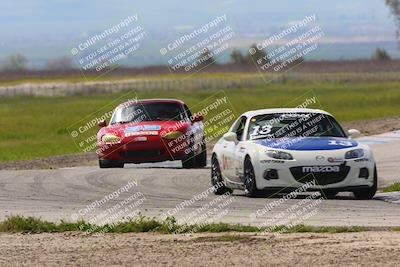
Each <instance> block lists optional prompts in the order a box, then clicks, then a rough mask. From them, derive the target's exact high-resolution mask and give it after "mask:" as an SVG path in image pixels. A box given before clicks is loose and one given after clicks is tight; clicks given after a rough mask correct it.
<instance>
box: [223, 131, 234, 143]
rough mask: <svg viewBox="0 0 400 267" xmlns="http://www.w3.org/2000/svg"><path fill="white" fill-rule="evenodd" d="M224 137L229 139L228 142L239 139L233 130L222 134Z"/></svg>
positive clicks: (226, 139)
mask: <svg viewBox="0 0 400 267" xmlns="http://www.w3.org/2000/svg"><path fill="white" fill-rule="evenodd" d="M222 138H224V140H225V141H228V142H236V141H237V135H236V133H233V132H227V133H226V134H224V135H223V136H222Z"/></svg>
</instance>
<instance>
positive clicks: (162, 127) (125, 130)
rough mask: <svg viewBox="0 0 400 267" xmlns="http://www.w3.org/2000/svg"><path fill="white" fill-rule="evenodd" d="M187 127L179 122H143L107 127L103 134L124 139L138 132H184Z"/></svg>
mask: <svg viewBox="0 0 400 267" xmlns="http://www.w3.org/2000/svg"><path fill="white" fill-rule="evenodd" d="M187 126H188V123H186V122H179V121H143V122H131V123H124V124H114V125H109V126H108V127H105V128H103V129H104V133H113V134H115V135H117V136H119V137H125V136H126V135H129V134H133V133H139V132H153V133H155V132H158V133H159V134H161V133H163V134H165V133H168V132H172V131H182V132H185V131H186V129H187Z"/></svg>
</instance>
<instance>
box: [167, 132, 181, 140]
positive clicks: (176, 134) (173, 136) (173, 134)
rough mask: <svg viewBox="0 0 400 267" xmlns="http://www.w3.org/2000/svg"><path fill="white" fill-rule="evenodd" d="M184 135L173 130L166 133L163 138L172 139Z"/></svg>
mask: <svg viewBox="0 0 400 267" xmlns="http://www.w3.org/2000/svg"><path fill="white" fill-rule="evenodd" d="M182 135H183V133H182V132H179V131H173V132H169V133H166V134H165V135H164V136H163V137H162V138H164V139H168V140H172V139H177V138H179V137H181V136H182Z"/></svg>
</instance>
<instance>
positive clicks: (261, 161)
mask: <svg viewBox="0 0 400 267" xmlns="http://www.w3.org/2000/svg"><path fill="white" fill-rule="evenodd" d="M260 163H285V162H284V161H283V160H276V159H268V160H266V159H265V160H260Z"/></svg>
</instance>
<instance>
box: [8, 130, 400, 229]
mask: <svg viewBox="0 0 400 267" xmlns="http://www.w3.org/2000/svg"><path fill="white" fill-rule="evenodd" d="M398 136H399V135H398V134H395V135H391V134H389V135H380V136H373V137H365V138H362V139H361V140H363V142H366V143H369V144H371V147H372V148H373V151H374V153H375V158H376V161H377V166H378V174H379V179H380V180H379V185H380V186H384V185H388V184H391V183H393V182H395V181H400V138H399V137H398ZM129 182H131V184H133V183H136V184H137V186H133V187H131V188H129V190H127V192H122V193H120V194H119V195H118V197H114V198H112V199H111V198H110V197H109V198H108V199H107V200H106V201H105V202H102V203H101V204H99V201H101V200H104V198H105V197H106V196H108V195H110V194H112V193H113V192H115V191H117V190H118V189H119V188H122V187H124V186H126V185H127V184H128V183H129ZM209 188H210V168H209V167H206V168H203V169H192V170H188V169H182V168H181V165H180V162H166V163H160V164H140V165H135V164H129V165H126V167H125V168H124V169H99V167H98V166H85V167H73V168H61V169H56V170H19V171H10V170H2V171H0V219H4V218H5V217H6V216H9V215H25V216H35V217H41V218H43V219H46V220H51V221H59V220H60V219H65V220H68V221H71V220H72V221H74V220H77V219H81V218H83V219H85V220H93V221H94V222H97V223H100V222H101V220H100V219H99V218H103V219H106V220H108V222H110V221H117V220H118V219H120V218H122V217H130V216H133V215H135V214H137V212H140V213H141V214H142V215H145V216H150V217H153V216H155V217H159V218H164V217H165V216H166V215H173V216H174V217H176V218H177V219H178V222H182V223H185V222H186V223H194V222H197V223H201V222H203V221H204V220H206V219H209V220H210V221H222V222H229V223H242V224H252V225H259V226H263V225H274V224H277V222H278V221H279V222H282V219H284V218H287V217H288V216H289V214H297V215H296V216H297V217H292V218H291V220H292V221H291V222H296V223H304V224H308V225H316V226H371V227H389V226H400V204H396V203H390V202H387V201H383V200H382V199H384V198H385V197H386V195H385V194H378V195H377V197H376V198H375V199H374V200H355V199H354V198H353V197H352V195H351V194H350V193H341V194H340V195H338V196H337V197H336V198H335V199H324V200H319V198H316V199H311V200H307V199H306V198H307V196H310V194H309V193H307V194H302V195H300V196H298V197H297V198H295V199H288V200H285V201H282V196H273V197H261V198H255V199H250V198H246V197H245V196H243V192H242V191H234V193H233V195H232V196H227V197H225V198H217V196H215V195H213V194H208V193H207V192H209V191H207V190H208V189H209ZM202 192H206V193H204V194H203V195H202V196H201V197H198V198H197V200H194V201H192V202H190V203H188V201H189V200H191V199H193V198H194V197H195V196H198V195H199V194H201V193H202ZM390 196H392V197H393V194H390ZM394 196H395V197H394V199H395V200H396V199H398V196H397V195H394ZM96 201H98V202H97V204H96V206H93V207H92V208H88V205H90V204H91V203H96ZM185 201H186V202H185ZM181 203H185V204H184V205H185V206H183V207H181V208H180V209H179V210H178V209H176V207H177V206H179V205H181ZM271 203H274V204H276V206H274V207H273V208H272V209H271V206H268V205H270V204H271ZM118 205H119V206H118ZM129 205H130V206H129ZM128 206H129V207H128ZM266 206H268V207H269V208H270V209H269V210H268V212H265V207H266ZM305 208H306V209H305ZM257 210H260V212H259V214H258V216H255V215H254V214H255V212H256V211H257ZM300 210H303V213H302V212H300ZM105 214H106V215H107V216H105V217H104V216H103V215H105ZM205 214H206V215H205ZM282 214H283V215H282ZM203 215H204V216H206V217H204V216H203ZM202 216H203V217H202ZM282 216H283V217H282ZM103 222H104V220H103ZM286 222H290V221H286Z"/></svg>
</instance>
